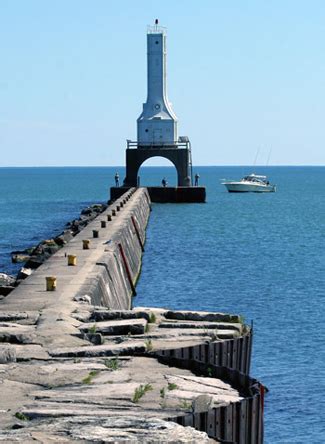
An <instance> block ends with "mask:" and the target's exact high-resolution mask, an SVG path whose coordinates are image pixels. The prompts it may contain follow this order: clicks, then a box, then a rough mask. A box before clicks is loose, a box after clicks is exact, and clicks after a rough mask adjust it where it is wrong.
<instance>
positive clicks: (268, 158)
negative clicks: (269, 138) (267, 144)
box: [266, 147, 272, 166]
mask: <svg viewBox="0 0 325 444" xmlns="http://www.w3.org/2000/svg"><path fill="white" fill-rule="evenodd" d="M271 153H272V147H271V148H270V151H269V155H268V157H267V162H266V166H268V165H269V161H270V157H271Z"/></svg>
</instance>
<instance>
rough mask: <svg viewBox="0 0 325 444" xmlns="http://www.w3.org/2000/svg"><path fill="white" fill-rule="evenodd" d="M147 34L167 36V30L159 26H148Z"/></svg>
mask: <svg viewBox="0 0 325 444" xmlns="http://www.w3.org/2000/svg"><path fill="white" fill-rule="evenodd" d="M147 34H163V35H166V34H167V28H165V27H164V26H159V25H148V26H147Z"/></svg>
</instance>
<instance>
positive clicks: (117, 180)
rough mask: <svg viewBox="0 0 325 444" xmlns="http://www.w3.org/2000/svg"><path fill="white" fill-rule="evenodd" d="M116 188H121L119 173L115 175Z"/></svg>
mask: <svg viewBox="0 0 325 444" xmlns="http://www.w3.org/2000/svg"><path fill="white" fill-rule="evenodd" d="M115 186H116V187H119V186H120V176H119V174H118V173H117V172H116V174H115Z"/></svg>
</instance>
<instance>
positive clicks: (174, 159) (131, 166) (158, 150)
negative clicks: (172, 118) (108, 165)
mask: <svg viewBox="0 0 325 444" xmlns="http://www.w3.org/2000/svg"><path fill="white" fill-rule="evenodd" d="M130 146H132V145H131V143H128V148H127V150H126V177H125V179H124V185H125V186H130V187H136V186H137V185H138V172H139V169H140V167H141V165H142V164H143V163H144V162H145V161H146V160H148V159H151V158H152V157H164V158H165V159H168V160H169V161H170V162H171V163H172V164H173V165H174V166H175V168H176V171H177V185H178V186H179V187H185V186H191V184H192V177H191V150H190V147H189V144H188V143H178V144H174V145H151V146H143V145H141V146H139V145H138V144H137V142H134V145H133V146H134V148H131V147H130Z"/></svg>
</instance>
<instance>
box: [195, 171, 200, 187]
mask: <svg viewBox="0 0 325 444" xmlns="http://www.w3.org/2000/svg"><path fill="white" fill-rule="evenodd" d="M194 178H195V182H194V186H196V187H198V186H199V179H200V175H199V174H198V173H196V174H195V176H194Z"/></svg>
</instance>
